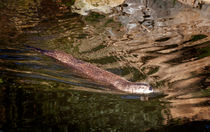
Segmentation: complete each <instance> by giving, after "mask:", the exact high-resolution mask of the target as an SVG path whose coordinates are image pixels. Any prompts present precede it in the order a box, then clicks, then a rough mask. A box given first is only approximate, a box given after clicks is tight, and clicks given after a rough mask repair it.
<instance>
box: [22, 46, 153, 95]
mask: <svg viewBox="0 0 210 132" xmlns="http://www.w3.org/2000/svg"><path fill="white" fill-rule="evenodd" d="M25 46H26V47H28V48H30V49H32V50H34V51H37V52H40V53H42V54H44V55H47V56H50V57H52V58H54V59H56V60H58V61H60V62H62V63H64V64H66V65H67V66H68V67H70V68H72V69H74V70H75V71H76V72H77V73H79V74H82V75H84V76H86V77H87V78H90V79H91V80H93V81H96V82H99V83H102V84H104V85H106V86H109V87H110V88H112V89H117V90H120V91H124V92H126V93H134V94H148V93H152V92H153V89H152V87H151V86H150V85H149V84H146V83H135V82H130V81H127V80H125V79H124V78H122V77H120V76H118V75H115V74H113V73H111V72H108V71H105V70H103V69H100V68H98V67H96V66H94V65H92V64H90V63H87V62H84V61H81V60H78V59H76V58H74V57H73V56H72V55H69V54H67V53H64V52H60V51H51V50H43V49H40V48H36V47H32V46H28V45H25Z"/></svg>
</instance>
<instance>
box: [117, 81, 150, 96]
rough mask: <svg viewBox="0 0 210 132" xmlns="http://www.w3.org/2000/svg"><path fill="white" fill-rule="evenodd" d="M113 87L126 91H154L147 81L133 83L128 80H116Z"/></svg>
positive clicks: (138, 92) (140, 92)
mask: <svg viewBox="0 0 210 132" xmlns="http://www.w3.org/2000/svg"><path fill="white" fill-rule="evenodd" d="M114 85H115V87H116V88H117V89H119V90H121V91H124V92H126V93H133V94H149V93H152V92H154V91H153V89H152V87H151V86H150V85H149V84H147V83H135V82H128V81H116V82H115V84H114Z"/></svg>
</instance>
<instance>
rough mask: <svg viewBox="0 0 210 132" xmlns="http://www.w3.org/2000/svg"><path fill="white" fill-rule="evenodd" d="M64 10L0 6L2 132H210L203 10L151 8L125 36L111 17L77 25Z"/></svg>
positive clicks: (43, 3)
mask: <svg viewBox="0 0 210 132" xmlns="http://www.w3.org/2000/svg"><path fill="white" fill-rule="evenodd" d="M158 3H159V4H158ZM70 4H71V3H68V1H63V3H61V2H59V1H57V2H54V1H51V0H38V1H29V0H28V1H27V0H20V1H6V0H5V1H4V0H3V1H2V2H0V11H1V12H0V13H1V14H0V27H1V30H0V102H1V103H0V131H178V130H181V131H183V130H188V131H190V130H194V131H208V130H209V129H210V123H209V120H210V112H209V111H210V107H209V103H210V98H209V96H210V91H209V88H210V87H209V83H210V82H209V80H210V78H209V77H210V76H209V75H210V57H209V55H210V38H209V37H210V16H209V14H208V13H207V12H208V11H209V10H210V7H209V6H208V5H205V6H203V7H202V8H201V9H196V8H190V7H188V6H185V5H182V4H180V3H172V2H171V3H170V2H164V1H158V2H157V1H152V2H151V3H149V4H148V6H149V8H151V9H152V10H153V11H154V12H155V13H156V14H155V15H154V16H155V17H153V18H152V20H151V21H153V22H152V24H150V25H144V24H142V25H141V24H139V25H137V27H136V28H134V29H132V30H129V31H128V29H127V28H126V25H124V24H121V23H120V21H117V17H115V18H114V20H113V19H112V17H109V15H100V14H97V13H91V14H90V15H89V16H80V15H78V14H74V13H71V12H70V8H69V5H70ZM166 9H167V11H166V12H165V10H166ZM118 15H119V14H118ZM143 23H144V22H143ZM23 44H27V45H31V46H35V47H40V48H43V49H56V50H61V51H65V52H67V53H69V54H72V55H73V56H75V57H77V58H79V59H81V60H84V61H87V62H90V63H92V64H94V65H97V66H98V67H100V68H102V69H106V70H108V71H110V72H113V73H115V74H118V75H120V76H122V77H124V78H126V79H128V80H130V81H135V82H148V83H150V84H151V85H152V86H153V87H154V89H158V90H160V91H162V92H163V93H164V95H161V96H142V95H126V94H122V93H119V92H116V91H111V90H108V89H107V88H106V87H104V86H103V85H101V84H97V83H94V82H92V81H91V80H89V79H86V78H84V77H82V76H79V75H77V74H76V73H75V72H73V69H68V68H66V67H65V66H63V65H62V64H60V63H59V62H57V61H55V60H53V59H51V58H49V57H46V56H44V55H42V54H39V53H36V52H33V51H31V50H30V49H28V48H26V47H24V46H23Z"/></svg>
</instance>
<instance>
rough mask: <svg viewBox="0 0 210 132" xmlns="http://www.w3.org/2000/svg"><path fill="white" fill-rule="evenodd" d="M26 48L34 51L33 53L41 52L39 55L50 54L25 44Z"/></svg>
mask: <svg viewBox="0 0 210 132" xmlns="http://www.w3.org/2000/svg"><path fill="white" fill-rule="evenodd" d="M24 46H25V47H27V48H29V49H31V50H33V51H36V52H39V53H42V54H45V53H47V52H49V51H48V50H43V49H40V48H36V47H33V46H29V45H25V44H24Z"/></svg>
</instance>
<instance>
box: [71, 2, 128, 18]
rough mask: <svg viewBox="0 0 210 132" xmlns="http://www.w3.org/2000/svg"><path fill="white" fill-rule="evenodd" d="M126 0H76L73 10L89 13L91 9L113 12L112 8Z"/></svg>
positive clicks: (82, 13)
mask: <svg viewBox="0 0 210 132" xmlns="http://www.w3.org/2000/svg"><path fill="white" fill-rule="evenodd" d="M123 2H124V0H75V3H74V5H73V6H72V11H73V12H76V13H78V14H81V15H88V13H89V11H94V12H99V13H100V12H102V13H111V9H112V8H113V7H116V6H118V5H120V4H122V3H123Z"/></svg>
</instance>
